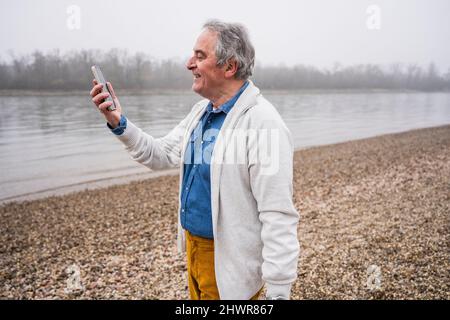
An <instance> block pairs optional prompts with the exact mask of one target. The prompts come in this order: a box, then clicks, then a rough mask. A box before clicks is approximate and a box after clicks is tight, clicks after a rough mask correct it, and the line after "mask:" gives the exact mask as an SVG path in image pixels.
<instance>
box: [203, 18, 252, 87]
mask: <svg viewBox="0 0 450 320" xmlns="http://www.w3.org/2000/svg"><path fill="white" fill-rule="evenodd" d="M203 28H204V29H207V30H209V31H214V32H217V44H216V57H217V65H218V66H223V65H224V64H225V63H227V62H228V61H229V60H230V59H233V60H235V61H236V62H237V68H238V70H237V72H236V74H235V77H236V79H243V80H247V79H248V77H250V76H251V75H252V72H253V66H254V65H255V49H254V48H253V45H252V43H251V42H250V38H249V36H248V32H247V29H246V28H245V27H244V26H243V25H242V24H239V23H226V22H222V21H219V20H209V21H207V22H206V23H205V24H204V25H203Z"/></svg>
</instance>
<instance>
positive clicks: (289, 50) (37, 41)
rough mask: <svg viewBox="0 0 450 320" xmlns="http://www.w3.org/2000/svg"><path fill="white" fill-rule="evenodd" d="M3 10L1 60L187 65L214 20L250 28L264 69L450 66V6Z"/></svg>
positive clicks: (137, 4) (129, 5) (328, 0)
mask: <svg viewBox="0 0 450 320" xmlns="http://www.w3.org/2000/svg"><path fill="white" fill-rule="evenodd" d="M0 3H1V4H0V39H1V41H0V58H1V59H3V60H8V57H9V54H8V50H13V51H14V53H16V54H24V53H31V52H32V51H33V50H35V49H39V50H42V51H44V52H47V51H49V50H51V49H54V48H59V49H61V51H62V53H64V52H66V51H68V50H71V49H90V48H96V49H105V50H108V49H110V48H126V49H128V50H129V51H130V53H134V52H137V51H142V52H145V53H148V54H150V55H151V56H153V57H155V58H179V59H185V58H186V57H187V56H188V55H189V54H191V50H192V47H193V44H194V41H195V38H196V36H197V35H198V33H199V30H200V28H201V25H202V23H203V22H205V20H207V19H209V18H219V19H222V20H225V21H230V22H241V23H244V24H245V25H246V26H247V28H248V29H249V31H250V36H251V38H252V40H253V43H254V46H255V49H256V56H257V61H258V62H261V63H263V64H279V63H284V64H286V65H293V64H297V63H301V64H311V65H315V66H318V67H330V66H332V65H333V63H334V62H341V63H342V64H344V65H349V64H356V63H378V64H383V65H386V64H390V63H393V62H402V63H413V62H415V63H418V64H420V65H422V66H426V65H427V64H428V63H430V62H431V61H433V62H435V63H436V64H437V66H438V67H439V68H440V69H441V71H444V70H445V71H446V70H447V69H448V68H449V67H450V18H449V14H450V1H449V0H386V1H384V0H383V1H381V0H377V1H366V0H340V1H338V0H309V1H299V0H276V1H275V0H272V1H266V0H259V1H244V0H228V1H227V0H222V1H212V0H205V1H203V0H202V1H186V0H165V1H152V0H147V1H137V0H121V1H118V0H117V1H111V0H94V1H93V0H86V1H84V0H82V1H80V0H70V1H66V0H62V1H61V0H59V1H56V0H39V1H36V0H14V1H12V0H0ZM71 5H75V6H76V7H75V11H73V10H72V11H71V8H72V9H73V7H71ZM371 5H375V7H369V6H371ZM373 8H375V9H373ZM78 9H79V12H80V14H79V19H78V20H77V12H76V11H77V10H78ZM368 9H369V10H368ZM378 9H379V14H378V13H377V10H378ZM68 10H69V12H68ZM77 21H79V24H78V22H77ZM78 27H79V28H78ZM378 27H379V28H378Z"/></svg>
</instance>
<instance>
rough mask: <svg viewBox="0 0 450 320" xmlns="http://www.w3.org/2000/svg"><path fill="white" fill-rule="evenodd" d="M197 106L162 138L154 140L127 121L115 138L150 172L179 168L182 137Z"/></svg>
mask: <svg viewBox="0 0 450 320" xmlns="http://www.w3.org/2000/svg"><path fill="white" fill-rule="evenodd" d="M197 106H198V105H195V106H194V108H192V110H191V112H190V113H189V114H188V115H187V116H186V117H185V118H184V119H183V120H181V121H180V122H179V123H178V124H177V125H176V126H175V127H174V128H173V129H172V130H171V131H170V132H169V133H168V134H167V135H165V136H164V137H161V138H154V137H153V136H151V135H150V134H147V133H145V132H143V131H142V129H140V128H138V127H137V126H136V125H135V124H134V123H132V122H131V121H130V120H128V121H127V127H126V129H125V131H124V132H123V133H122V134H121V135H118V136H117V138H118V139H119V140H120V141H121V142H122V143H123V144H124V145H125V149H126V150H127V151H128V152H129V154H130V156H131V158H132V159H133V160H135V161H136V162H138V163H141V164H142V165H144V166H146V167H148V168H150V169H152V170H163V169H170V168H176V167H179V165H180V158H181V148H182V144H183V137H184V135H185V132H186V130H187V126H188V125H189V122H190V121H191V120H192V117H193V116H194V115H195V110H198V109H197V108H196V107H197Z"/></svg>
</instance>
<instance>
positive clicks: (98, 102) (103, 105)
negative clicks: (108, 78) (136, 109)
mask: <svg viewBox="0 0 450 320" xmlns="http://www.w3.org/2000/svg"><path fill="white" fill-rule="evenodd" d="M92 83H93V84H94V87H93V88H92V90H91V92H90V95H91V97H92V102H93V103H94V104H95V106H96V107H97V109H98V110H99V111H100V112H101V113H103V115H104V116H105V119H106V121H108V123H109V124H110V125H111V127H113V128H116V127H117V126H118V125H119V121H120V115H121V114H122V107H121V106H120V103H119V99H117V96H116V94H115V92H114V89H113V87H112V85H111V83H110V82H107V83H106V85H107V86H108V89H109V91H110V92H111V95H112V99H113V100H114V103H115V105H116V110H113V111H109V110H108V109H107V108H108V107H109V106H111V105H112V104H113V103H112V101H105V99H106V98H108V96H109V93H108V91H107V90H105V92H102V89H103V85H102V84H98V83H97V81H96V80H95V79H94V80H92Z"/></svg>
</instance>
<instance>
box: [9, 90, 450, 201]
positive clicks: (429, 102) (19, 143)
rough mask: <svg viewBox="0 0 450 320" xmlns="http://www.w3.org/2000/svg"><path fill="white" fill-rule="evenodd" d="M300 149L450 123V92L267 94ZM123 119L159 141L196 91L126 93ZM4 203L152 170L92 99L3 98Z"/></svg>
mask: <svg viewBox="0 0 450 320" xmlns="http://www.w3.org/2000/svg"><path fill="white" fill-rule="evenodd" d="M265 96H266V97H267V98H268V99H269V100H270V101H271V102H272V103H273V104H274V105H276V106H277V108H278V110H279V112H280V114H281V116H282V117H283V118H284V120H285V121H286V124H287V126H288V127H289V128H290V130H291V132H292V134H293V136H294V140H295V146H296V148H301V147H307V146H313V145H321V144H329V143H335V142H342V141H347V140H353V139H360V138H365V137H370V136H374V135H379V134H384V133H391V132H400V131H407V130H410V129H414V128H422V127H431V126H437V125H443V124H450V93H308V94H307V93H289V94H273V93H272V94H266V95H265ZM120 100H121V104H122V106H123V108H124V112H125V114H126V115H127V116H128V118H129V119H130V120H131V121H133V122H134V123H135V124H137V125H138V126H140V127H141V128H142V129H144V130H145V131H147V132H149V133H150V134H152V135H154V136H156V137H159V136H162V135H164V134H166V133H167V132H168V131H169V130H170V129H171V128H173V126H174V125H176V124H177V123H178V122H179V121H180V120H181V119H182V118H183V117H184V116H185V115H186V114H187V113H188V112H189V110H190V109H191V107H192V105H193V104H194V103H195V102H196V101H198V100H199V98H198V96H196V95H194V94H178V95H148V96H138V97H133V96H122V97H121V99H120ZM0 110H1V114H2V117H1V121H0V153H1V158H0V170H1V176H0V201H4V200H7V199H17V198H18V196H23V195H32V194H35V195H36V194H42V192H43V191H46V192H47V194H52V193H57V191H58V190H61V189H64V187H67V186H78V187H80V186H83V185H85V183H87V182H92V181H107V180H108V179H111V178H115V177H137V176H139V175H142V173H149V170H148V169H146V168H145V167H143V166H141V165H139V164H136V163H134V162H133V161H132V160H130V158H129V156H128V154H127V153H126V152H125V151H124V149H123V146H122V145H121V143H120V142H119V141H118V140H117V139H116V138H115V137H114V136H113V135H112V134H111V133H110V132H109V130H108V129H107V128H106V125H105V122H104V120H103V117H102V116H101V115H100V114H99V113H98V112H97V111H96V110H95V107H94V106H93V105H92V103H91V101H90V99H89V97H88V96H86V97H84V96H65V97H58V96H43V97H42V96H40V97H37V96H34V97H33V96H31V97H19V96H14V97H13V96H11V97H0Z"/></svg>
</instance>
